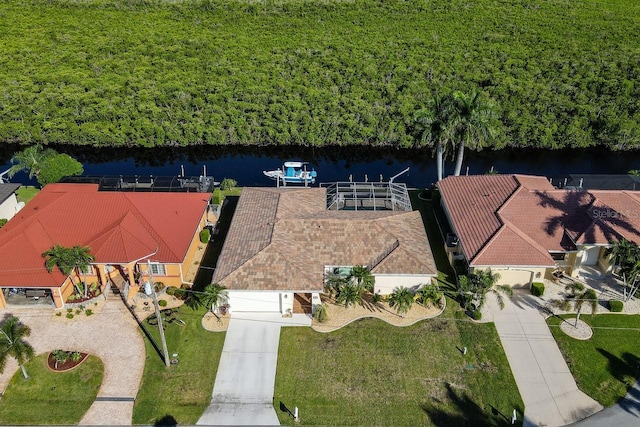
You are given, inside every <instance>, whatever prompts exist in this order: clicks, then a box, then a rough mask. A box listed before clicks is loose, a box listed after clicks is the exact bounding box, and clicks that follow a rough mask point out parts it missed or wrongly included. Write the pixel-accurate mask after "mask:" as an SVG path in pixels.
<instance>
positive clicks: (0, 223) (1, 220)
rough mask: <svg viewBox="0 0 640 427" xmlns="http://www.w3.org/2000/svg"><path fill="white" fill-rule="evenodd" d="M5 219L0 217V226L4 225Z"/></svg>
mask: <svg viewBox="0 0 640 427" xmlns="http://www.w3.org/2000/svg"><path fill="white" fill-rule="evenodd" d="M7 221H8V220H7V219H6V218H0V228H2V226H3V225H5V224H6V223H7Z"/></svg>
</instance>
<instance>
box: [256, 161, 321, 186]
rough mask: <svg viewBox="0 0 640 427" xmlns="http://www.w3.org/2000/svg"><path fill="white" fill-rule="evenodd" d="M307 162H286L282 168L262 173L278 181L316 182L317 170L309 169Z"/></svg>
mask: <svg viewBox="0 0 640 427" xmlns="http://www.w3.org/2000/svg"><path fill="white" fill-rule="evenodd" d="M307 165H308V163H307V162H285V163H284V165H283V166H282V169H275V170H272V171H262V173H263V174H264V175H265V176H266V177H268V178H271V179H272V180H274V181H277V182H278V183H283V184H284V185H286V184H305V185H309V184H313V183H315V182H316V177H317V176H318V174H317V172H316V171H315V170H313V169H311V170H310V171H309V170H307Z"/></svg>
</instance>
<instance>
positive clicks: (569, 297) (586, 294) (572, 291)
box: [553, 281, 598, 327]
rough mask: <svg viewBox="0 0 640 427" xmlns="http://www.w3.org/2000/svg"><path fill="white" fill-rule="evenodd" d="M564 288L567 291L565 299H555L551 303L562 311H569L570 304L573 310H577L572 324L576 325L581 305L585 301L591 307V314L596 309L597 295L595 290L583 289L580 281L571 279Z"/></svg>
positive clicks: (594, 312)
mask: <svg viewBox="0 0 640 427" xmlns="http://www.w3.org/2000/svg"><path fill="white" fill-rule="evenodd" d="M564 289H565V291H567V294H566V296H565V299H564V300H556V301H553V303H554V305H556V306H557V307H559V308H561V309H562V310H564V311H569V310H570V309H571V306H573V309H574V310H577V314H576V322H575V323H574V325H573V326H574V327H578V321H579V320H580V314H581V312H582V306H583V305H584V304H585V303H588V304H589V306H590V307H591V314H596V310H597V309H598V295H597V294H596V291H594V290H593V289H591V288H589V289H585V287H584V285H583V284H582V283H580V282H575V281H572V282H571V283H570V284H568V285H567V286H565V288H564Z"/></svg>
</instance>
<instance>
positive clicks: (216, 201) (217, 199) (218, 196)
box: [211, 188, 224, 205]
mask: <svg viewBox="0 0 640 427" xmlns="http://www.w3.org/2000/svg"><path fill="white" fill-rule="evenodd" d="M223 200H224V196H223V195H222V191H220V189H219V188H216V189H215V190H213V195H212V196H211V204H212V205H221V204H222V201H223Z"/></svg>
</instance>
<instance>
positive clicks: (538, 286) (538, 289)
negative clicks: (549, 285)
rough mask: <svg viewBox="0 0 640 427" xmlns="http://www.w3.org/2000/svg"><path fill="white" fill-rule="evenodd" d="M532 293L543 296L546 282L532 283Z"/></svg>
mask: <svg viewBox="0 0 640 427" xmlns="http://www.w3.org/2000/svg"><path fill="white" fill-rule="evenodd" d="M531 293H532V294H533V295H535V296H537V297H541V296H542V295H544V283H542V282H533V283H532V284H531Z"/></svg>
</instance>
